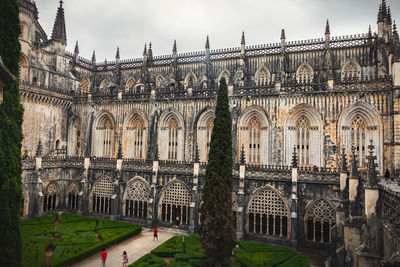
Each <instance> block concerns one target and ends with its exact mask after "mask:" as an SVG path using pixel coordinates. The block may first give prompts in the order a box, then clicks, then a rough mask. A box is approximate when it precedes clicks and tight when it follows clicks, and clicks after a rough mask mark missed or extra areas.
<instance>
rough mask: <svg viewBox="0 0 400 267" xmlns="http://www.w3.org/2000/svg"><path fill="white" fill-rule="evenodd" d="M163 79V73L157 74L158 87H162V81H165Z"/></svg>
mask: <svg viewBox="0 0 400 267" xmlns="http://www.w3.org/2000/svg"><path fill="white" fill-rule="evenodd" d="M163 81H164V77H163V76H161V75H159V76H157V78H156V87H158V88H160V87H161V85H162V83H163Z"/></svg>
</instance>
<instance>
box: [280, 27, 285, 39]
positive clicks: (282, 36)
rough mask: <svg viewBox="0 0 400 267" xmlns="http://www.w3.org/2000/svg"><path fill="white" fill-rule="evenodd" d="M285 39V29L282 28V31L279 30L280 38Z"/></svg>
mask: <svg viewBox="0 0 400 267" xmlns="http://www.w3.org/2000/svg"><path fill="white" fill-rule="evenodd" d="M285 39H286V34H285V29H282V31H281V40H285Z"/></svg>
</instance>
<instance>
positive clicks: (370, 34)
mask: <svg viewBox="0 0 400 267" xmlns="http://www.w3.org/2000/svg"><path fill="white" fill-rule="evenodd" d="M368 38H372V31H371V24H370V25H369V27H368Z"/></svg>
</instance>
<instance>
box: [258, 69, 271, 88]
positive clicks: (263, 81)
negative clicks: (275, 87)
mask: <svg viewBox="0 0 400 267" xmlns="http://www.w3.org/2000/svg"><path fill="white" fill-rule="evenodd" d="M268 83H269V73H268V71H267V70H266V69H265V68H262V69H260V70H258V71H257V76H256V84H257V86H266V85H268Z"/></svg>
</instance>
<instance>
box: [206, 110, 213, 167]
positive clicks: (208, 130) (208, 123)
mask: <svg viewBox="0 0 400 267" xmlns="http://www.w3.org/2000/svg"><path fill="white" fill-rule="evenodd" d="M213 127H214V118H208V120H207V121H206V142H207V144H206V145H207V147H206V159H207V160H208V153H209V152H210V145H211V134H212V130H213Z"/></svg>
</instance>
